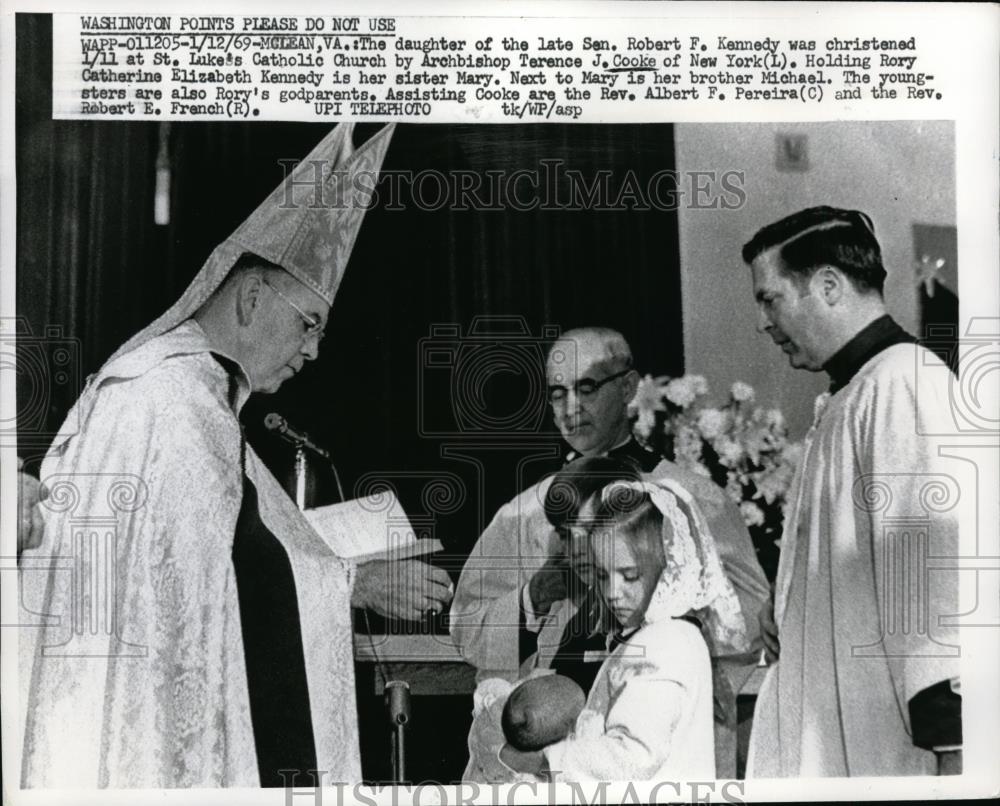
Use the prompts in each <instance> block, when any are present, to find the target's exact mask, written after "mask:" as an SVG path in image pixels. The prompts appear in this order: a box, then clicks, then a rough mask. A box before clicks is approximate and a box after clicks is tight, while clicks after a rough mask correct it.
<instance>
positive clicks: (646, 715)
mask: <svg viewBox="0 0 1000 806" xmlns="http://www.w3.org/2000/svg"><path fill="white" fill-rule="evenodd" d="M607 461H608V460H598V459H583V460H579V462H575V463H573V464H574V465H576V467H574V468H573V475H574V476H576V477H577V478H579V476H580V475H586V473H587V471H588V467H585V466H584V465H585V464H587V463H596V464H595V467H594V470H595V471H598V470H599V471H601V472H606V470H607V468H605V467H604V464H606V463H607ZM598 466H599V467H598ZM629 475H632V474H629V473H623V474H622V476H623V478H624V479H627V478H628V476H629ZM558 482H559V479H558V478H557V479H556V481H555V482H554V483H553V485H552V488H551V489H550V495H565V492H566V491H565V489H562V490H560V488H559V485H558ZM572 525H573V527H574V528H577V529H581V528H582V529H584V530H585V531H586V535H587V540H588V542H589V549H590V556H591V562H592V564H593V575H594V581H595V585H596V588H597V591H598V593H599V594H600V596H599V601H600V606H601V610H602V613H601V617H602V620H603V622H604V623H603V625H602V626H603V627H604V628H605V629H604V631H606V632H607V633H608V634H609V640H608V644H609V646H608V649H609V654H608V656H607V658H606V659H605V661H604V663H603V664H602V666H601V668H600V671H599V672H598V674H597V678H596V680H595V681H594V684H593V686H592V687H591V689H590V692H589V694H588V695H587V698H586V702H585V705H584V706H583V709H582V710H579V706H578V705H577V707H576V710H578V711H579V713H578V715H576V718H575V720H572V719H567V714H566V713H562V714H559V713H558V711H559V708H560V707H561V706H564V707H565V708H572V707H573V700H574V699H575V698H574V697H572V696H567V697H566V700H565V702H564V703H553V702H552V699H551V697H550V696H549V697H546V696H544V695H542V694H540V695H538V696H537V697H535V696H534V695H533V691H532V689H531V688H529V686H533V685H536V684H534V683H532V682H531V681H529V682H528V683H525V684H524V691H522V692H521V693H520V694H518V690H517V689H515V695H517V697H516V699H517V703H516V711H517V714H518V719H519V720H521V722H522V723H523V724H524V725H530V726H534V727H536V728H538V729H539V730H537V731H536V732H538V733H539V734H541V733H542V732H543V731H542V730H541V728H544V727H546V725H548V724H551V725H553V726H555V725H557V724H560V723H561V722H562V723H567V722H569V723H572V730H570V731H569V732H568V733H566V735H564V736H560V735H558V734H556V735H552V736H551V737H550V738H551V739H555V741H551V743H549V744H547V745H546V746H544V747H540V748H535V749H527V750H525V749H520V750H518V749H517V748H516V747H514V746H512V744H513V745H516V744H517V742H512V739H511V737H510V736H508V740H507V743H505V744H504V745H503V747H502V748H501V749H500V750H499V757H498V759H497V760H498V761H499V762H500V763H501V766H502V767H506V768H508V769H509V770H511V774H512V779H513V778H516V777H517V776H518V775H522V776H523V775H532V776H546V777H550V778H552V779H554V780H564V781H615V780H638V781H651V780H684V779H687V780H692V779H699V780H711V779H713V778H714V777H715V754H714V740H713V688H712V667H711V662H710V650H709V645H711V646H712V649H713V650H718V649H720V648H723V647H730V648H733V649H741V648H743V645H744V644H745V642H746V630H745V625H744V623H743V618H742V615H741V612H740V607H739V603H738V601H737V599H736V595H735V593H734V591H733V589H732V587H731V585H730V583H729V581H728V580H727V578H726V576H725V574H724V573H723V570H722V565H721V563H720V561H719V556H718V553H717V551H716V548H715V544H714V541H713V540H712V536H711V534H710V533H709V531H708V528H707V526H706V524H705V519H704V517H703V516H702V514H701V512H700V510H699V508H698V506H697V504H696V503H695V501H694V500H693V498H692V497H691V496H690V495H689V494H688V493H687V492H686V490H684V488H683V487H681V486H680V485H679V484H677V483H676V482H673V481H670V480H662V479H661V480H657V481H650V480H642V479H640V478H639V477H635V476H633V478H632V479H629V480H621V481H614V482H612V483H610V484H606V485H605V486H603V487H602V488H601V489H600V492H598V493H596V494H594V495H592V496H590V497H589V498H588V499H587V500H585V501H583V502H582V505H581V506H579V507H578V511H577V512H576V513H575V518H574V524H572ZM549 690H550V691H555V690H558V689H557V687H552V686H550V687H549ZM539 691H542V689H541V688H540V687H539ZM511 699H514V698H511ZM511 710H512V709H511V708H510V707H508V708H507V713H506V714H505V724H504V728H505V729H507V730H508V733H509V731H510V726H511V715H510V712H511ZM573 715H574V714H573V713H570V714H569V715H568V716H569V717H572V716H573ZM563 733H565V731H563Z"/></svg>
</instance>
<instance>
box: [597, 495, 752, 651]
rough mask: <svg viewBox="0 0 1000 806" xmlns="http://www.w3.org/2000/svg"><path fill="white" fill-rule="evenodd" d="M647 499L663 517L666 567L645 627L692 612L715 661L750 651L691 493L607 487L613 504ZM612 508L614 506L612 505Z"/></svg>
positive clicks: (732, 594) (729, 587)
mask: <svg viewBox="0 0 1000 806" xmlns="http://www.w3.org/2000/svg"><path fill="white" fill-rule="evenodd" d="M643 493H645V494H646V495H648V496H649V498H650V500H651V501H652V503H653V506H655V507H656V508H657V510H659V512H660V513H661V514H662V515H663V528H662V530H661V536H662V538H663V555H664V558H665V560H666V564H665V565H664V568H663V573H662V574H661V575H660V579H659V581H658V582H657V585H656V588H655V590H654V591H653V596H652V599H651V600H650V602H649V607H648V608H647V610H646V615H645V619H644V620H645V622H646V623H651V622H654V621H658V620H662V619H665V618H677V617H679V616H683V615H685V614H687V613H691V612H693V613H694V615H696V616H697V617H698V618H699V619H700V621H701V623H702V632H703V633H704V635H705V638H706V640H707V641H708V644H709V649H710V651H711V654H712V656H713V657H716V656H718V655H719V654H727V653H728V652H742V651H746V650H747V648H748V646H749V642H748V639H747V631H746V624H745V622H744V620H743V613H742V611H741V609H740V603H739V599H737V597H736V592H735V591H734V590H733V586H732V584H731V583H730V582H729V579H728V578H727V577H726V574H725V571H724V570H723V568H722V562H721V560H720V559H719V553H718V550H717V549H716V547H715V540H714V538H713V537H712V534H711V532H710V531H709V529H708V524H707V522H706V520H705V516H704V515H703V514H702V512H701V509H700V507H699V506H698V504H697V502H696V501H695V500H694V498H693V497H692V496H691V494H690V493H689V492H688V491H687V490H685V489H684V487H682V486H681V485H680V484H677V483H676V482H674V481H672V480H670V479H657V480H656V481H655V482H653V481H628V482H615V483H613V484H610V485H608V486H607V487H605V488H604V491H603V492H602V498H603V500H604V501H605V503H609V502H610V500H611V499H613V497H614V496H616V495H621V494H624V498H625V499H627V498H628V497H630V496H631V497H632V498H633V500H635V494H643ZM612 506H614V504H612Z"/></svg>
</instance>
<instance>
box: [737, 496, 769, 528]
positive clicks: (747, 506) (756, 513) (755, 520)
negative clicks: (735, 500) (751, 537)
mask: <svg viewBox="0 0 1000 806" xmlns="http://www.w3.org/2000/svg"><path fill="white" fill-rule="evenodd" d="M740 514H741V515H742V516H743V522H744V523H745V524H746V525H747V526H762V525H763V524H764V513H763V512H761V510H760V507H759V506H757V505H756V504H755V503H754V502H753V501H744V502H743V503H742V504H740Z"/></svg>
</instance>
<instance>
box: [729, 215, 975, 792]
mask: <svg viewBox="0 0 1000 806" xmlns="http://www.w3.org/2000/svg"><path fill="white" fill-rule="evenodd" d="M743 258H744V260H745V261H746V262H747V263H748V264H750V266H751V270H752V274H753V291H754V296H755V299H756V302H757V306H758V311H759V319H758V327H759V329H760V330H761V331H762V332H766V333H768V334H769V335H770V336H771V338H772V339H773V340H774V342H775V344H777V345H778V346H779V347H780V348H781V350H782V351H783V352H784V353H785V354H786V355H787V356H788V359H789V361H790V363H791V365H792V366H793V367H797V368H801V369H806V370H810V371H814V372H815V371H819V370H824V371H825V372H827V373H828V374H829V375H830V378H831V380H832V385H831V387H830V391H829V392H828V393H824V394H823V395H821V396H820V398H819V399H818V400H817V401H816V409H815V419H814V422H813V426H812V428H811V429H810V431H809V433H808V435H807V437H806V443H805V451H804V456H803V460H802V465H801V467H800V468H799V471H798V474H797V477H796V479H795V481H794V482H793V485H792V489H791V508H790V510H789V512H788V515H787V520H786V523H785V529H784V535H783V538H782V548H781V560H780V564H779V568H778V576H777V580H776V584H775V597H774V602H773V610H772V609H771V607H770V606H766V607H765V610H764V611H762V613H761V628H762V635H763V637H764V638H765V642H766V643H767V644H768V654H769V657H770V659H771V660H772V661H774V660H775V659H776V663H773V665H772V666H771V667H770V669H769V670H768V674H767V677H766V679H765V681H764V684H763V686H762V688H761V691H760V696H759V697H758V700H757V706H756V711H755V714H754V724H753V733H752V736H751V747H750V759H749V765H748V770H747V775H748V777H756V778H768V777H805V776H885V775H920V774H934V773H936V772H952V771H955V770H956V769H957V768H960V765H961V741H962V730H961V696H960V688H959V668H958V643H959V642H958V638H957V636H956V634H955V628H954V627H950V626H948V620H949V618H951V619H952V620H954V617H955V615H956V614H957V613H958V612H959V608H958V580H957V572H955V571H954V570H950V571H949V570H939V569H937V568H933V567H929V564H928V559H929V558H938V559H941V558H943V559H945V560H948V559H949V558H956V557H957V556H958V523H957V516H956V509H955V505H954V503H951V504H949V503H948V502H947V501H945V500H943V498H942V497H941V492H942V489H943V484H944V482H945V481H946V480H947V478H948V474H947V467H946V466H943V464H942V463H943V462H944V461H945V460H943V459H942V457H941V456H940V455H939V454H938V450H937V448H938V444H937V442H936V440H935V439H934V437H933V436H932V435H935V434H947V433H950V432H953V430H954V426H953V425H952V422H951V417H950V414H949V406H948V389H947V369H946V368H945V367H944V365H943V364H942V362H941V361H940V360H939V359H938V358H937V357H936V356H935V355H933V354H932V353H930V352H929V351H927V350H924V348H922V347H920V346H918V345H916V344H915V339H914V338H913V337H912V336H910V335H909V334H907V333H906V332H905V331H904V330H903V329H902V328H900V327H899V326H898V325H897V324H896V323H895V322H894V321H893V320H892V318H891V317H889V316H888V315H887V314H886V310H885V304H884V300H883V295H882V288H883V284H884V280H885V275H886V273H885V269H884V268H883V265H882V257H881V250H880V247H879V244H878V241H877V240H876V238H875V232H874V227H873V225H872V222H871V219H870V218H869V217H868V216H866V215H865V214H864V213H860V212H858V211H853V210H838V209H834V208H829V207H818V208H811V209H808V210H803V211H801V212H799V213H796V214H795V215H792V216H789V217H788V218H785V219H782V220H781V221H778V222H776V223H774V224H771V225H769V226H767V227H765V228H764V229H762V230H761V231H760V232H758V233H757V234H756V235H755V236H754V238H753V239H752V240H751V241H750V242H749V243H747V245H746V246H745V247H744V249H743ZM946 497H947V496H944V498H946ZM930 565H933V563H931V564H930Z"/></svg>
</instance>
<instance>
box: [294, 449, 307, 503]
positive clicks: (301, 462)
mask: <svg viewBox="0 0 1000 806" xmlns="http://www.w3.org/2000/svg"><path fill="white" fill-rule="evenodd" d="M306 477H307V468H306V449H305V448H304V447H303V446H302V444H301V443H299V444H298V445H296V446H295V505H296V506H297V507H298V508H299V509H300V510H304V509H305V508H306Z"/></svg>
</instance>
